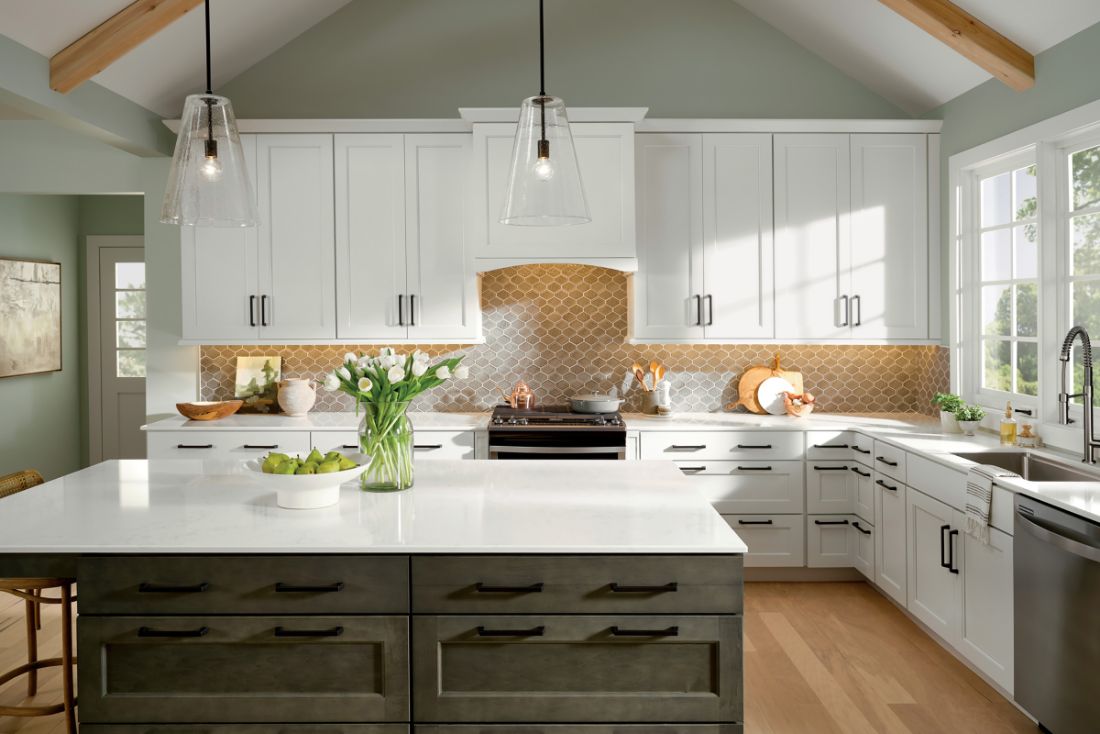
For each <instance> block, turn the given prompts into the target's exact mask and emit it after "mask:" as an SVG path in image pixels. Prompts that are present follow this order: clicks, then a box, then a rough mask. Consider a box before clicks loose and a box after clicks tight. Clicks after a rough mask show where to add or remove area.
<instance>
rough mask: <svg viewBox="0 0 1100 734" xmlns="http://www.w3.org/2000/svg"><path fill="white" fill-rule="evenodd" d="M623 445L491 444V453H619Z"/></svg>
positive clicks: (623, 450) (623, 451)
mask: <svg viewBox="0 0 1100 734" xmlns="http://www.w3.org/2000/svg"><path fill="white" fill-rule="evenodd" d="M625 452H626V448H625V447H622V446H490V447H489V453H490V454H619V455H620V456H622V455H623V454H624V453H625Z"/></svg>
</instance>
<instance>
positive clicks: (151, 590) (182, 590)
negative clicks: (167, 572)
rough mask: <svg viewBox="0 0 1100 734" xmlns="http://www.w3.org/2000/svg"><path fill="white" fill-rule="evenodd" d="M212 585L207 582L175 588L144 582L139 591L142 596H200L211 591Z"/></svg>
mask: <svg viewBox="0 0 1100 734" xmlns="http://www.w3.org/2000/svg"><path fill="white" fill-rule="evenodd" d="M209 589H210V584H209V583H207V582H206V581H201V582H199V583H197V584H191V585H190V586H175V585H172V584H153V583H150V582H148V581H142V582H141V583H140V584H138V591H139V592H140V593H142V594H199V593H202V592H203V591H209Z"/></svg>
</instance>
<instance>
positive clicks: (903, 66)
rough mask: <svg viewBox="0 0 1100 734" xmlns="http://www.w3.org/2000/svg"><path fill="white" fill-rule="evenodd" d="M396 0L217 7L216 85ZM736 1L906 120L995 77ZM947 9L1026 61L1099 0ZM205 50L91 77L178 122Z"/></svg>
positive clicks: (872, 36)
mask: <svg viewBox="0 0 1100 734" xmlns="http://www.w3.org/2000/svg"><path fill="white" fill-rule="evenodd" d="M394 1H395V0H308V2H305V1H304V0H232V1H230V2H218V3H215V4H214V7H213V13H214V16H213V17H214V39H213V40H214V70H215V78H214V81H215V85H220V84H222V83H224V82H225V81H227V80H229V79H232V78H233V77H235V76H237V75H238V74H239V73H241V72H242V71H244V70H246V69H248V68H249V67H251V66H252V65H253V64H255V63H256V62H258V61H260V60H261V59H263V58H265V57H266V56H268V55H269V54H271V53H272V52H274V51H275V50H276V49H278V48H280V47H281V46H283V45H285V44H286V43H287V42H289V41H290V40H291V39H293V38H295V37H296V36H298V35H300V34H301V33H303V32H304V31H306V30H308V29H309V28H310V27H312V26H314V25H316V24H317V23H318V22H320V21H321V20H323V19H324V18H326V17H328V16H329V15H331V14H332V13H334V12H336V11H338V10H339V9H340V8H342V7H343V6H345V5H347V4H348V3H349V2H394ZM449 1H450V2H461V0H449ZM509 1H510V2H515V1H517V0H509ZM130 2H131V0H79V1H77V0H33V2H32V1H31V0H0V34H3V35H5V36H8V37H10V38H12V39H13V40H15V41H17V42H19V43H21V44H23V45H24V46H27V47H29V48H31V49H32V50H34V51H36V52H38V53H39V54H42V55H43V56H47V57H49V56H52V55H53V54H55V53H57V52H58V51H60V50H61V49H62V48H64V47H65V46H67V45H69V44H70V43H72V42H73V41H75V40H76V39H77V38H79V37H80V36H81V35H83V34H84V33H85V32H87V31H88V30H90V29H92V28H93V27H95V26H96V25H97V24H99V23H101V22H102V21H104V20H106V19H107V18H109V17H110V16H112V15H113V14H115V13H116V12H118V11H119V10H121V9H122V8H124V7H125V6H127V5H128V4H129V3H130ZM730 2H734V0H730ZM737 2H738V3H739V4H740V5H742V6H744V7H745V8H746V9H748V10H749V11H750V12H752V13H754V14H755V15H757V16H759V17H760V18H761V19H762V20H764V21H765V22H767V23H769V24H770V25H772V26H774V27H775V28H777V29H778V30H779V31H781V32H782V33H784V34H786V35H787V36H789V37H790V38H792V39H793V40H794V41H796V42H797V43H799V44H800V45H802V46H803V47H805V48H806V49H808V50H810V51H811V52H813V53H815V54H817V55H818V56H820V57H821V58H822V59H823V60H825V61H826V62H828V63H830V64H832V65H833V66H835V67H837V68H838V69H840V70H841V71H843V72H845V73H847V74H848V75H849V76H851V77H852V78H854V79H855V80H857V81H859V82H861V83H862V84H863V85H864V86H866V87H867V88H869V89H871V90H872V91H874V92H876V93H877V94H879V95H881V96H882V97H884V98H886V99H887V100H890V101H891V102H893V103H894V104H896V105H898V106H899V107H901V108H902V109H904V110H906V111H907V112H909V113H910V114H913V115H919V114H923V113H925V112H927V111H929V110H931V109H933V108H935V107H937V106H938V105H940V104H943V103H944V102H946V101H948V100H950V99H952V98H954V97H956V96H958V95H959V94H962V93H963V92H965V91H967V90H969V89H971V88H973V87H975V86H977V85H978V84H981V83H982V82H984V81H985V80H987V79H989V78H990V75H989V74H988V73H987V72H985V71H983V70H982V69H980V68H979V67H977V66H975V65H974V64H973V63H971V62H969V61H967V60H966V59H964V58H963V57H961V56H959V55H958V54H957V53H955V52H954V51H953V50H951V49H950V48H948V47H947V46H945V45H943V44H942V43H940V42H939V41H937V40H935V39H934V38H932V37H931V36H929V35H927V34H926V33H924V32H923V31H922V30H920V29H919V28H917V27H916V26H914V25H912V24H911V23H909V22H908V21H907V20H905V19H904V18H902V17H900V16H899V15H897V14H896V13H894V12H893V11H891V10H890V9H888V8H887V7H885V6H884V5H882V4H881V3H880V2H879V1H878V0H737ZM954 2H955V3H956V4H957V5H959V6H961V7H962V8H963V9H965V10H967V11H969V12H970V13H972V14H973V15H975V16H976V17H978V18H980V19H981V20H983V21H984V22H985V23H987V24H988V25H990V26H992V27H993V28H995V29H997V30H998V31H1000V32H1001V33H1002V34H1003V35H1005V36H1007V37H1008V38H1009V39H1011V40H1012V41H1014V42H1016V43H1017V44H1019V45H1020V46H1022V47H1024V48H1025V49H1026V50H1027V51H1030V52H1031V53H1033V54H1038V53H1040V52H1042V51H1044V50H1046V49H1047V48H1050V47H1051V46H1053V45H1055V44H1057V43H1059V42H1060V41H1062V40H1064V39H1066V38H1068V37H1069V36H1071V35H1074V34H1075V33H1077V32H1078V31H1081V30H1084V29H1085V28H1087V27H1089V26H1091V25H1093V24H1095V23H1098V22H1100V1H1098V0H1043V1H1042V2H1036V1H1035V0H954ZM201 48H202V11H201V9H200V10H195V11H192V12H190V13H188V14H187V15H186V16H184V17H183V18H182V19H181V20H179V21H177V22H175V23H174V24H172V25H171V26H169V27H168V28H167V29H165V30H163V31H161V32H160V33H158V34H156V35H155V36H153V37H152V38H150V39H149V40H147V41H146V42H145V43H143V44H141V45H140V46H138V47H137V48H136V49H134V50H133V51H132V52H130V53H129V54H127V55H126V56H124V57H123V58H122V59H120V60H119V61H117V62H115V63H114V64H113V65H111V66H110V67H109V68H108V69H106V70H105V71H103V72H102V73H100V74H98V75H97V76H95V77H94V80H95V81H96V82H97V83H99V84H100V85H102V86H104V87H106V88H107V89H110V90H112V91H114V92H117V93H118V94H120V95H122V96H124V97H127V98H128V99H131V100H133V101H134V102H137V103H138V104H140V105H142V106H144V107H146V108H148V109H150V110H153V111H154V112H156V113H158V114H162V115H164V116H166V117H174V116H176V115H177V114H178V113H179V109H180V104H181V102H182V99H183V97H184V96H185V95H186V94H188V93H190V92H193V91H195V90H198V89H200V88H201V85H202V81H203V57H202V53H201Z"/></svg>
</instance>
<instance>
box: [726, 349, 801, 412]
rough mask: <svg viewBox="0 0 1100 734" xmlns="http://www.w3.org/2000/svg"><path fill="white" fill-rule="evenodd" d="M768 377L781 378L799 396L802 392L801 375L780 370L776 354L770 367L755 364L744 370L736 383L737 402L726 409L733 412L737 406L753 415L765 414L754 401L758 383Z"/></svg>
mask: <svg viewBox="0 0 1100 734" xmlns="http://www.w3.org/2000/svg"><path fill="white" fill-rule="evenodd" d="M769 377H782V378H783V379H784V380H786V381H787V382H789V383H791V385H793V386H794V391H795V392H796V393H798V394H799V395H801V394H802V393H803V391H804V388H803V385H802V373H801V372H796V371H794V370H785V369H782V367H781V363H780V359H779V354H776V355H775V363H774V364H773V365H772V366H771V367H768V366H767V365H762V364H757V365H753V366H752V367H749V368H748V369H746V370H745V372H744V374H742V375H741V379H740V381H738V383H737V402H736V403H731V404H729V405H727V406H726V409H727V410H733V409H734V408H736V407H737V406H738V405H744V406H745V407H746V408H748V409H749V410H750V411H752V412H753V413H759V414H761V415H764V414H766V413H767V412H768V411H766V410H764V408H763V406H761V405H760V403H759V401H757V399H756V389H757V388H758V387H760V383H762V382H763V381H764V380H766V379H768V378H769Z"/></svg>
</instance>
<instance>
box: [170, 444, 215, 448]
mask: <svg viewBox="0 0 1100 734" xmlns="http://www.w3.org/2000/svg"><path fill="white" fill-rule="evenodd" d="M176 448H177V449H212V448H214V444H212V443H177V444H176Z"/></svg>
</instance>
